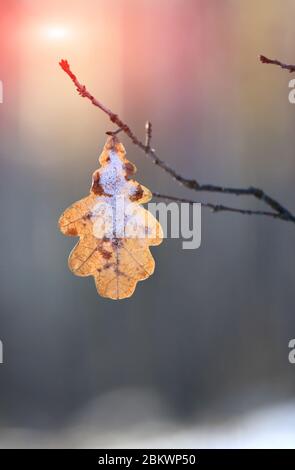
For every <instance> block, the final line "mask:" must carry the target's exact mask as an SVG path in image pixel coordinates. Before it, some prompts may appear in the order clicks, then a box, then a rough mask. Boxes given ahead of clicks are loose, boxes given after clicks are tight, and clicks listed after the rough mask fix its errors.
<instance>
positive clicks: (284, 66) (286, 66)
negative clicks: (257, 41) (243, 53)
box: [259, 55, 295, 73]
mask: <svg viewBox="0 0 295 470" xmlns="http://www.w3.org/2000/svg"><path fill="white" fill-rule="evenodd" d="M259 59H260V61H261V62H262V63H263V64H273V65H278V66H279V67H281V68H282V69H285V70H288V71H289V72H290V73H292V72H295V65H290V64H284V63H283V62H281V61H280V60H277V59H269V58H268V57H265V55H260V56H259Z"/></svg>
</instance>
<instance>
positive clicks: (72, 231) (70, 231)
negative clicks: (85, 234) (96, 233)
mask: <svg viewBox="0 0 295 470" xmlns="http://www.w3.org/2000/svg"><path fill="white" fill-rule="evenodd" d="M66 235H70V236H72V237H77V235H78V232H77V229H76V227H69V228H68V230H67V232H66Z"/></svg>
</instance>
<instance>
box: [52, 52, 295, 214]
mask: <svg viewBox="0 0 295 470" xmlns="http://www.w3.org/2000/svg"><path fill="white" fill-rule="evenodd" d="M263 57H264V56H263ZM264 59H266V58H264ZM266 60H269V59H266ZM59 65H60V66H61V68H62V69H63V70H64V72H66V73H67V74H68V76H69V77H70V78H71V80H72V81H73V83H74V85H75V86H76V89H77V91H78V93H79V95H80V96H82V97H83V98H87V99H89V100H90V101H91V103H92V104H93V105H94V106H96V107H98V108H99V109H101V110H102V111H103V112H104V113H105V114H107V115H108V117H109V119H110V120H111V122H113V123H114V124H116V125H117V126H118V128H120V129H121V130H122V131H123V132H124V133H125V134H126V135H127V136H128V137H129V138H130V140H131V141H132V142H133V144H134V145H136V146H137V147H139V148H140V149H141V150H143V152H144V153H145V154H146V155H147V156H148V157H149V158H150V159H151V160H152V161H153V162H154V164H155V165H158V166H159V167H160V168H162V169H163V170H164V171H165V172H166V173H168V174H169V175H170V176H171V177H172V178H173V179H174V180H176V181H178V182H179V183H180V184H181V185H182V186H184V187H186V188H188V189H191V190H194V191H198V192H199V191H204V192H211V193H222V194H232V195H236V196H253V197H255V198H256V199H258V200H261V201H262V202H264V203H265V204H266V205H267V206H268V207H270V208H271V209H273V210H274V211H275V213H276V214H277V217H276V218H279V219H282V220H287V221H289V222H293V223H295V216H294V215H293V214H291V212H290V211H288V210H287V209H286V208H285V207H284V206H283V205H282V204H280V203H279V202H278V201H276V200H275V199H273V198H272V197H270V196H268V195H267V194H266V193H265V192H264V191H263V190H262V189H259V188H255V187H252V186H251V187H249V188H231V187H224V186H216V185H212V184H200V183H199V182H198V181H197V180H196V179H189V178H185V177H184V176H182V175H180V174H179V173H177V172H176V171H175V170H174V169H173V168H171V167H170V166H169V165H168V164H167V163H165V162H164V161H163V160H162V159H161V158H160V157H159V156H158V155H157V154H156V152H155V150H154V149H153V148H152V147H151V146H150V142H151V137H152V127H151V124H150V123H149V124H147V126H146V140H145V143H144V142H142V141H141V140H140V139H139V138H138V137H137V136H136V135H135V134H134V132H133V131H132V130H131V128H130V127H129V126H128V125H127V124H126V123H125V122H124V121H122V119H121V118H120V117H119V116H118V115H117V114H115V113H113V112H112V111H111V110H110V109H108V108H107V107H106V106H105V105H103V104H102V103H101V102H100V101H98V100H97V99H96V98H95V97H94V96H93V95H91V93H89V91H88V90H87V89H86V87H85V85H81V83H80V82H79V81H78V79H77V77H76V75H74V73H73V72H72V71H71V69H70V65H69V63H68V61H67V60H61V61H60V63H59ZM220 207H226V206H220ZM219 210H227V209H225V208H224V209H219ZM232 211H234V212H237V211H239V209H233V210H232ZM253 212H254V211H245V212H243V213H245V214H248V213H253ZM258 212H259V213H260V212H263V211H258ZM270 214H273V213H272V212H266V213H261V214H260V215H270Z"/></svg>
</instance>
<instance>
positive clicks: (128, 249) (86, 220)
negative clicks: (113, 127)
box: [59, 135, 163, 299]
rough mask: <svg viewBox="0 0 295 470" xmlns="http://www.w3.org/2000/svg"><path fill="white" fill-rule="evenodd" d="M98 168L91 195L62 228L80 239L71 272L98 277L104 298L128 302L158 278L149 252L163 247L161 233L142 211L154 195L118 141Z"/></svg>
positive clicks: (111, 143) (108, 147)
mask: <svg viewBox="0 0 295 470" xmlns="http://www.w3.org/2000/svg"><path fill="white" fill-rule="evenodd" d="M99 162H100V164H101V166H100V168H99V169H98V170H96V171H95V172H94V173H93V176H92V185H91V189H90V195H89V196H87V197H85V198H84V199H81V200H80V201H77V202H75V203H74V204H73V205H72V206H70V207H69V208H68V209H67V210H66V211H65V212H64V213H63V214H62V216H61V217H60V219H59V226H60V229H61V231H62V233H63V234H64V235H69V236H74V237H80V240H79V242H78V243H77V245H76V246H75V247H74V248H73V250H72V252H71V254H70V257H69V268H70V269H71V271H72V272H73V273H74V274H76V275H77V276H93V277H94V281H95V284H96V288H97V291H98V293H99V294H100V295H101V296H103V297H108V298H111V299H123V298H125V297H130V296H131V295H132V294H133V292H134V290H135V287H136V284H137V282H138V281H141V280H143V279H146V278H147V277H149V276H150V275H151V274H152V273H153V271H154V267H155V261H154V259H153V257H152V255H151V253H150V249H149V246H150V245H159V244H160V243H161V242H162V238H163V234H162V228H161V226H160V224H159V223H158V222H157V220H156V219H155V218H154V217H153V215H152V214H151V213H150V212H148V211H147V210H146V209H144V208H143V207H142V206H141V204H142V203H145V202H148V201H149V200H150V199H151V197H152V194H151V192H150V191H149V190H148V189H147V188H145V187H144V186H142V185H141V184H139V183H137V181H135V180H134V179H132V175H133V174H134V173H135V171H136V168H135V166H134V165H133V164H132V163H130V162H129V161H128V160H127V159H126V152H125V149H124V147H123V145H122V144H121V143H120V142H119V141H118V139H117V137H116V136H114V135H113V136H111V137H109V138H108V140H107V142H106V144H105V146H104V149H103V152H102V154H101V155H100V157H99Z"/></svg>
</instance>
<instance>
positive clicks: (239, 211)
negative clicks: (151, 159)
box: [153, 192, 290, 222]
mask: <svg viewBox="0 0 295 470" xmlns="http://www.w3.org/2000/svg"><path fill="white" fill-rule="evenodd" d="M153 196H154V197H156V198H158V199H165V200H166V201H173V202H178V203H182V202H185V203H187V204H196V203H201V205H202V207H206V208H208V209H211V211H212V212H225V211H226V212H234V213H236V214H243V215H260V216H261V215H263V216H266V217H272V218H274V219H280V220H285V221H286V222H290V219H289V218H288V217H286V216H285V215H283V214H278V213H276V212H270V211H256V210H252V209H239V208H237V207H231V206H224V205H223V204H212V203H210V202H201V201H194V200H193V199H187V198H182V197H177V196H169V195H166V194H161V193H157V192H153Z"/></svg>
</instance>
